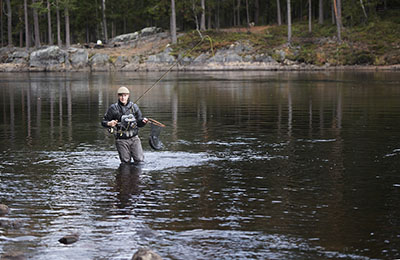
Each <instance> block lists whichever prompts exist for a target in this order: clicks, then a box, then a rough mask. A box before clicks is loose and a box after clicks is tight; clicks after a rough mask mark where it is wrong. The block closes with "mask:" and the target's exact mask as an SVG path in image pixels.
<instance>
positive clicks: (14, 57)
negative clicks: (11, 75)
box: [6, 50, 29, 64]
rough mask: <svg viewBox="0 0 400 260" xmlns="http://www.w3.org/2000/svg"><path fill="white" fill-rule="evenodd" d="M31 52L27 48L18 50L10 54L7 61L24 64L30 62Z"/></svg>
mask: <svg viewBox="0 0 400 260" xmlns="http://www.w3.org/2000/svg"><path fill="white" fill-rule="evenodd" d="M28 59H29V52H28V51H26V50H16V51H14V52H12V53H10V54H9V55H8V58H7V61H6V62H9V63H15V64H22V63H26V62H28Z"/></svg>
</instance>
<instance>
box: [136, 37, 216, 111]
mask: <svg viewBox="0 0 400 260" xmlns="http://www.w3.org/2000/svg"><path fill="white" fill-rule="evenodd" d="M200 37H201V40H200V41H199V42H198V43H197V44H196V45H195V46H194V47H193V48H191V49H190V50H188V51H186V52H185V54H184V55H183V56H182V57H181V58H179V59H177V60H176V61H175V62H174V64H172V66H171V67H170V68H169V69H168V70H167V71H166V72H164V74H163V75H162V76H161V77H160V78H159V79H158V80H157V81H156V82H154V84H153V85H151V86H150V87H149V88H148V89H147V90H146V91H145V92H144V93H143V94H142V95H141V96H140V97H138V98H137V99H136V100H135V102H134V103H137V102H138V101H139V100H140V99H141V98H142V97H144V95H146V94H147V93H148V92H149V91H150V90H152V89H153V88H154V87H155V86H156V85H157V84H158V83H160V81H161V80H162V79H163V78H164V77H165V76H166V75H167V74H168V73H169V72H171V71H172V69H173V68H174V67H175V66H176V65H177V64H178V63H179V62H181V61H182V59H183V58H184V57H186V56H187V55H188V54H189V53H191V52H192V51H193V50H194V49H195V48H197V47H198V46H199V45H200V44H201V43H202V42H203V41H204V39H206V38H207V39H208V40H209V41H210V45H211V53H212V56H214V48H213V44H212V39H211V37H210V36H208V35H206V36H205V37H203V35H201V34H200Z"/></svg>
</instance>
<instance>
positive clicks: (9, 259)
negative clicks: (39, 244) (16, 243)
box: [0, 251, 28, 260]
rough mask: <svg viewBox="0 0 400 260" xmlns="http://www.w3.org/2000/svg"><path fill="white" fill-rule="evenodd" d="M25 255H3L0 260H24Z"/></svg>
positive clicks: (20, 253) (16, 253) (9, 253)
mask: <svg viewBox="0 0 400 260" xmlns="http://www.w3.org/2000/svg"><path fill="white" fill-rule="evenodd" d="M26 259H28V258H26V256H25V254H24V253H22V252H19V251H15V252H7V253H4V254H3V255H2V256H1V257H0V260H26Z"/></svg>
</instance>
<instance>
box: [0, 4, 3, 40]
mask: <svg viewBox="0 0 400 260" xmlns="http://www.w3.org/2000/svg"><path fill="white" fill-rule="evenodd" d="M3 36H4V35H3V0H0V37H1V46H0V47H3V45H4V39H3V38H4V37H3Z"/></svg>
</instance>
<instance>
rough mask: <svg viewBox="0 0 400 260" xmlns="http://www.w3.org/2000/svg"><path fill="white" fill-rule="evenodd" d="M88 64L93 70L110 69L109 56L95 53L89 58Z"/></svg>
mask: <svg viewBox="0 0 400 260" xmlns="http://www.w3.org/2000/svg"><path fill="white" fill-rule="evenodd" d="M89 65H90V67H91V69H92V70H93V71H108V70H110V56H108V54H103V53H96V54H95V55H93V56H92V57H91V58H90V59H89Z"/></svg>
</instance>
